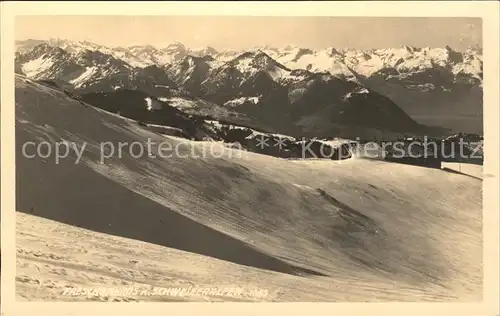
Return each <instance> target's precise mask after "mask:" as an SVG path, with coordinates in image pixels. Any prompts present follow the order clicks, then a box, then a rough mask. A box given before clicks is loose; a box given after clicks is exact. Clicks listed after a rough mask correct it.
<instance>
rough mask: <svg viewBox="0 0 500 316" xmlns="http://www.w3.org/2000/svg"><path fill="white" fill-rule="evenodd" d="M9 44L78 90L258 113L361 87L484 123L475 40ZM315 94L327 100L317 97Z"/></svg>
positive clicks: (417, 110)
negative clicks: (314, 44)
mask: <svg viewBox="0 0 500 316" xmlns="http://www.w3.org/2000/svg"><path fill="white" fill-rule="evenodd" d="M16 50H17V52H16V72H17V73H20V74H24V75H26V76H27V77H28V78H31V79H35V80H54V81H59V82H63V85H64V86H65V87H66V88H68V89H72V90H79V91H80V92H81V93H87V92H102V91H112V90H116V89H141V90H142V91H146V92H147V93H150V94H153V95H155V96H157V97H168V96H172V91H171V89H180V90H181V91H184V93H188V94H191V95H194V96H196V97H203V98H205V99H207V100H208V101H210V102H214V103H216V104H218V105H221V106H223V105H231V106H232V107H235V106H236V107H240V108H241V107H243V108H244V109H246V110H244V111H243V112H245V114H255V113H254V112H255V111H256V110H255V109H254V108H255V107H258V106H259V104H260V105H262V104H269V103H273V104H275V103H280V104H282V103H287V104H297V102H298V101H297V100H303V101H304V102H306V101H307V102H314V103H315V104H316V103H321V104H322V105H321V106H319V105H317V104H316V105H307V106H309V107H313V108H318V109H319V108H320V107H322V106H324V105H325V104H327V103H332V102H333V103H338V102H340V103H342V102H344V101H345V100H349V99H350V98H351V99H352V96H353V95H358V94H359V91H366V92H367V94H368V95H370V94H371V95H373V94H374V93H379V94H382V95H384V96H387V97H389V99H388V100H387V101H388V102H390V101H394V102H395V103H396V104H397V105H398V106H400V107H401V108H402V109H403V110H404V111H405V112H407V113H408V114H410V116H412V117H414V118H417V121H419V123H423V124H428V123H432V124H431V125H444V126H446V127H448V128H452V129H454V128H456V127H457V126H458V127H463V125H464V124H463V123H462V122H456V121H453V122H451V121H446V119H445V120H444V121H443V124H440V122H436V121H432V122H431V121H429V117H433V116H441V117H443V116H445V115H446V114H449V113H455V114H456V115H458V116H467V117H472V118H473V119H475V120H476V121H481V122H479V123H477V122H476V121H475V123H474V124H473V125H474V126H473V127H471V129H474V131H475V132H476V131H477V130H479V129H482V119H481V118H482V76H483V69H482V67H483V66H482V64H483V62H482V51H481V49H478V48H474V49H473V48H471V49H469V50H467V51H465V52H457V51H454V50H453V49H452V48H450V47H444V48H415V47H410V46H404V47H400V48H388V49H372V50H356V49H335V48H327V49H322V50H312V49H308V48H299V47H294V46H286V47H283V48H273V47H268V46H263V47H254V48H252V49H249V50H246V51H234V50H225V51H218V50H216V49H215V48H213V47H204V48H203V47H202V48H196V49H191V48H187V47H185V46H184V45H183V44H181V43H168V44H165V45H163V46H162V47H154V46H152V45H135V46H130V47H107V46H103V45H98V44H95V43H91V42H86V41H81V42H77V41H69V40H61V39H51V40H47V41H41V40H25V41H17V42H16ZM169 89H170V90H169ZM311 91H312V92H311ZM335 91H336V92H335ZM178 93H179V92H177V94H178ZM312 94H315V95H314V96H312ZM318 95H321V96H322V97H323V98H326V99H324V100H323V99H322V100H321V101H320V100H319V99H318ZM303 96H305V98H303ZM285 98H286V99H288V101H286V102H285V101H284V99H285ZM340 100H344V101H340ZM298 103H301V102H298ZM302 103H303V102H302ZM249 106H250V107H249ZM301 106H302V107H304V106H306V105H304V104H302V105H301ZM277 108H278V109H279V110H282V109H281V108H280V106H278V107H277ZM275 110H277V109H275ZM297 111H298V112H300V110H297ZM341 111H344V110H341ZM292 112H293V111H292ZM290 115H292V114H290ZM292 116H293V115H292ZM435 123H438V124H435ZM467 131H470V130H467Z"/></svg>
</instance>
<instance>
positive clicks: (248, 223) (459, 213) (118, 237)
mask: <svg viewBox="0 0 500 316" xmlns="http://www.w3.org/2000/svg"><path fill="white" fill-rule="evenodd" d="M35 100H38V104H37V102H34V101H35ZM16 103H17V108H16V110H17V113H16V120H17V123H16V140H17V142H18V143H23V142H25V141H28V140H36V139H37V138H38V139H48V138H50V139H52V140H53V141H57V140H58V139H59V140H60V139H62V138H64V139H66V140H68V141H76V142H81V141H86V142H88V143H89V145H88V146H87V148H86V151H85V154H84V158H83V162H82V163H80V164H79V165H75V164H74V159H68V160H64V161H62V162H61V163H60V164H59V165H55V164H54V163H53V162H51V161H50V158H48V159H46V160H45V161H42V160H41V159H32V160H28V159H23V158H22V155H21V153H20V152H18V153H17V154H16V157H17V159H18V160H17V162H16V164H17V172H18V181H19V189H18V194H19V197H18V201H19V202H18V205H17V211H18V213H17V224H16V225H17V230H16V233H17V234H16V245H17V258H16V262H17V275H16V295H17V297H18V299H21V300H68V301H69V300H97V301H113V300H122V301H172V300H187V301H217V300H240V299H241V300H250V301H251V300H255V298H249V297H245V298H234V297H233V298H230V297H213V296H210V297H207V296H201V297H199V296H196V297H194V296H188V297H181V298H179V297H168V296H146V297H139V296H128V297H113V296H97V297H81V296H80V297H67V296H64V295H62V294H61V293H62V291H63V290H64V289H65V287H67V286H83V287H92V286H95V287H101V288H102V287H116V286H124V287H129V286H137V287H140V288H146V289H147V288H149V287H150V286H156V287H171V286H208V287H213V286H219V287H224V286H229V287H234V286H235V285H236V286H242V287H245V288H260V289H267V290H269V293H270V294H269V296H267V297H265V298H263V300H268V301H358V302H360V301H361V302H362V301H387V300H392V301H445V300H448V301H450V300H451V301H452V300H457V299H460V300H480V299H481V287H482V285H481V282H482V281H481V280H482V270H481V269H482V268H481V258H482V245H481V240H482V238H481V230H482V227H481V221H482V214H481V181H480V180H477V179H473V178H471V177H466V176H463V175H459V174H453V173H447V172H444V171H441V170H436V169H427V168H421V167H415V166H408V165H398V164H391V163H387V162H383V161H376V160H365V159H351V160H345V161H341V162H336V161H327V160H308V161H300V160H284V159H279V158H274V157H269V156H265V155H259V154H254V153H249V152H242V151H238V150H233V149H229V148H227V147H225V146H224V145H223V144H220V143H213V142H194V141H187V140H183V139H180V138H175V137H164V136H161V135H158V134H155V133H152V132H150V131H148V130H146V129H143V128H141V127H140V126H138V125H137V124H134V123H133V122H130V121H129V120H124V119H122V118H120V117H117V116H116V115H108V114H106V113H105V112H103V111H98V110H96V109H94V108H92V107H85V106H82V105H81V104H80V103H79V102H78V101H74V100H71V99H68V98H67V97H66V96H65V95H64V94H63V93H62V92H59V91H56V90H53V89H51V88H48V87H45V86H42V85H39V84H36V83H33V82H31V81H28V82H25V81H24V79H20V77H18V76H16ZM41 127H43V128H41ZM48 127H50V128H48ZM147 138H151V139H152V140H156V141H167V142H169V143H170V144H172V145H176V144H180V145H182V146H180V147H179V148H180V150H181V154H191V155H192V154H198V155H200V154H201V153H203V152H207V151H208V152H210V151H209V150H212V153H214V148H216V149H217V148H218V150H219V152H218V154H220V155H217V157H214V156H210V155H208V156H206V157H203V158H185V157H182V156H179V157H170V158H165V159H161V158H157V159H148V158H143V159H134V158H132V157H129V156H127V155H125V156H124V157H122V158H121V159H119V158H117V157H114V158H112V159H109V160H108V161H106V163H105V164H100V163H99V161H98V155H97V154H98V152H97V150H98V145H97V144H98V143H99V142H102V141H112V142H119V141H127V142H128V143H129V144H130V143H132V142H133V141H143V142H145V140H146V139H147ZM80 144H81V143H80ZM216 146H218V147H216ZM18 147H19V146H18ZM18 149H19V148H18ZM215 151H217V150H215ZM221 151H222V153H221ZM219 156H220V157H219ZM198 157H199V156H198ZM73 158H74V157H73ZM39 216H41V217H39ZM42 217H45V218H42ZM51 219H55V220H57V222H56V221H52V220H51ZM77 226H79V227H81V228H79V227H77ZM84 228H87V229H90V230H87V229H84ZM176 229H177V230H176ZM169 236H170V237H169ZM225 245H226V246H225ZM231 245H232V246H231ZM244 249H246V250H244ZM257 257H262V258H267V259H265V260H264V259H263V261H262V262H257V261H255V260H257V259H255V258H257ZM277 260H279V262H278V261H277ZM291 266H295V267H296V269H302V268H304V269H307V270H309V271H317V272H318V274H316V275H314V274H309V275H308V274H307V273H301V274H300V275H294V273H289V272H286V271H288V270H287V269H289V268H287V267H291ZM304 271H306V270H304ZM259 300H261V299H259Z"/></svg>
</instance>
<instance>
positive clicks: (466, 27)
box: [15, 15, 482, 50]
mask: <svg viewBox="0 0 500 316" xmlns="http://www.w3.org/2000/svg"><path fill="white" fill-rule="evenodd" d="M15 34H16V39H17V40H23V39H30V38H31V39H48V38H51V37H59V38H65V39H71V40H87V41H91V42H95V43H99V44H104V45H110V46H115V45H116V46H128V45H135V44H151V45H157V46H162V45H165V44H167V43H171V42H174V41H178V42H181V43H183V44H184V45H186V46H188V47H191V48H195V47H201V46H213V47H214V48H216V49H223V48H234V49H242V48H248V47H252V46H261V45H270V46H274V47H280V46H285V45H287V44H291V45H296V46H302V47H308V48H326V47H337V48H346V47H350V48H383V47H399V46H402V45H412V46H416V47H425V46H430V47H444V46H446V45H448V46H450V47H452V48H454V49H456V50H463V49H466V48H467V47H469V46H476V45H479V46H482V31H481V19H479V18H411V17H410V18H404V17H397V18H367V17H359V18H358V17H250V16H239V17H230V16H221V17H208V16H199V17H194V16H193V17H186V16H183V17H180V16H143V15H139V16H23V17H18V18H17V19H16V27H15Z"/></svg>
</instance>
